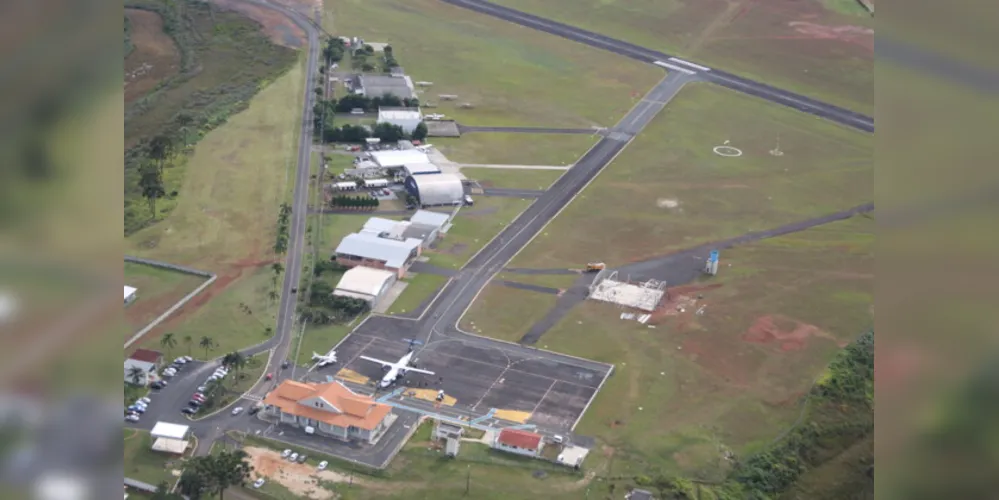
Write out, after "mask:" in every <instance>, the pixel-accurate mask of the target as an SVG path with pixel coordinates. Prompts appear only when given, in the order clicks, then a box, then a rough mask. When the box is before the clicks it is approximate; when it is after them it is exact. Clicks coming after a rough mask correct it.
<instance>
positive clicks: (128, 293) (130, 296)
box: [125, 285, 139, 304]
mask: <svg viewBox="0 0 999 500" xmlns="http://www.w3.org/2000/svg"><path fill="white" fill-rule="evenodd" d="M138 291H139V290H138V289H136V288H133V287H130V286H128V285H125V303H126V304H129V303H131V302H132V301H133V300H135V298H136V297H137V296H136V295H135V294H136V292H138Z"/></svg>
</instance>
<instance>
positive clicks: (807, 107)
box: [441, 0, 874, 132]
mask: <svg viewBox="0 0 999 500" xmlns="http://www.w3.org/2000/svg"><path fill="white" fill-rule="evenodd" d="M441 1H442V2H445V3H448V4H451V5H455V6H458V7H463V8H466V9H469V10H473V11H475V12H479V13H481V14H485V15H488V16H493V17H496V18H499V19H503V20H505V21H509V22H511V23H515V24H519V25H521V26H525V27H528V28H532V29H536V30H540V31H544V32H546V33H550V34H553V35H556V36H560V37H562V38H566V39H569V40H573V41H575V42H579V43H583V44H586V45H589V46H591V47H596V48H599V49H603V50H607V51H610V52H613V53H615V54H618V55H622V56H625V57H629V58H631V59H635V60H638V61H642V62H645V63H649V64H652V63H655V62H656V61H663V62H667V63H669V64H674V61H670V58H672V57H674V56H672V55H670V54H667V53H664V52H658V51H655V50H651V49H647V48H645V47H641V46H638V45H635V44H632V43H628V42H625V41H622V40H617V39H615V38H611V37H608V36H604V35H601V34H598V33H594V32H592V31H586V30H584V29H580V28H577V27H575V26H569V25H567V24H563V23H559V22H555V21H551V20H549V19H545V18H542V17H538V16H535V15H532V14H527V13H525V12H521V11H518V10H514V9H511V8H509V7H503V6H500V5H496V4H493V3H489V2H484V1H482V0H441ZM695 63H696V61H695ZM674 65H675V66H682V67H687V68H689V69H690V70H691V71H692V72H694V73H696V74H697V75H698V76H700V77H701V78H702V79H703V80H705V81H709V82H712V83H715V84H718V85H721V86H724V87H728V88H730V89H733V90H736V91H739V92H743V93H746V94H750V95H754V96H757V97H760V98H762V99H766V100H768V101H771V102H774V103H777V104H781V105H784V106H789V107H792V108H794V109H797V110H799V111H803V112H806V113H810V114H813V115H816V116H820V117H822V118H826V119H829V120H832V121H835V122H838V123H842V124H844V125H847V126H849V127H853V128H856V129H859V130H863V131H865V132H874V118H871V117H869V116H866V115H863V114H861V113H857V112H854V111H850V110H847V109H843V108H840V107H838V106H833V105H832V104H827V103H824V102H821V101H818V100H816V99H812V98H810V97H806V96H803V95H800V94H796V93H794V92H789V91H787V90H781V89H778V88H776V87H773V86H770V85H767V84H765V83H760V82H756V81H753V80H750V79H748V78H743V77H741V76H738V75H735V74H732V73H728V72H726V71H721V70H717V69H714V68H709V67H707V66H705V65H699V64H698V65H697V66H696V67H694V66H690V65H684V64H674ZM702 68H703V69H702Z"/></svg>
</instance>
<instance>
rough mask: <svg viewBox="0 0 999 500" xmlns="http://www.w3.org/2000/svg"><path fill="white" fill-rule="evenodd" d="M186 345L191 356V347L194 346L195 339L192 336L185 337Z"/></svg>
mask: <svg viewBox="0 0 999 500" xmlns="http://www.w3.org/2000/svg"><path fill="white" fill-rule="evenodd" d="M184 344H186V345H187V355H188V356H190V355H191V346H193V345H194V337H192V336H190V335H184Z"/></svg>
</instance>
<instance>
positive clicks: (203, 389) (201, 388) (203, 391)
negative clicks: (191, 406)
mask: <svg viewBox="0 0 999 500" xmlns="http://www.w3.org/2000/svg"><path fill="white" fill-rule="evenodd" d="M207 390H208V387H207V386H204V385H199V386H198V392H200V393H202V394H204V393H205V391H207Z"/></svg>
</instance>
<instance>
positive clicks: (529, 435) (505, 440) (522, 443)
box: [498, 429, 541, 450]
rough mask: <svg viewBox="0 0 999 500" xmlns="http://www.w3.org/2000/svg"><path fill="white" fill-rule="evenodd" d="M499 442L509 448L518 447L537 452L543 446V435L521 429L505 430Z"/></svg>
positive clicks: (502, 431) (500, 435) (501, 432)
mask: <svg viewBox="0 0 999 500" xmlns="http://www.w3.org/2000/svg"><path fill="white" fill-rule="evenodd" d="M498 441H499V442H500V443H502V444H505V445H507V446H516V447H517V448H523V449H525V450H536V449H538V446H539V445H540V444H541V434H535V433H533V432H527V431H522V430H520V429H503V430H501V431H500V433H499V438H498Z"/></svg>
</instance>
